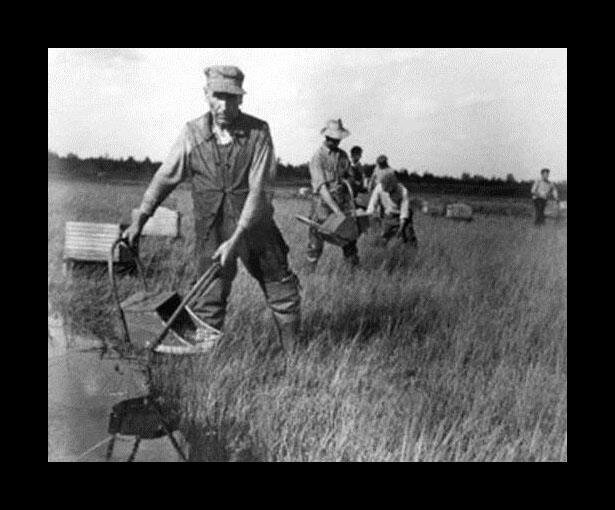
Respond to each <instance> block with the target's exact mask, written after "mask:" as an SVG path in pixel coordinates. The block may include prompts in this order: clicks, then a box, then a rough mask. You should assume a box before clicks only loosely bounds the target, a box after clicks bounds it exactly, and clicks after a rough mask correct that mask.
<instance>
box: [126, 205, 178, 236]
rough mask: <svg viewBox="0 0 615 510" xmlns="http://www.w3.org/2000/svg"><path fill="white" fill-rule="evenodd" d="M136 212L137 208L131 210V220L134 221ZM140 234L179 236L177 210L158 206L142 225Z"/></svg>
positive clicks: (137, 212)
mask: <svg viewBox="0 0 615 510" xmlns="http://www.w3.org/2000/svg"><path fill="white" fill-rule="evenodd" d="M138 214H139V210H138V209H133V210H132V214H131V216H132V221H135V219H136V218H137V216H138ZM141 234H142V235H145V236H166V237H179V235H180V215H179V212H177V211H173V210H171V209H167V208H166V207H158V208H157V209H156V211H155V212H154V215H153V216H152V217H151V218H149V219H148V220H147V222H146V223H145V225H144V226H143V230H142V231H141Z"/></svg>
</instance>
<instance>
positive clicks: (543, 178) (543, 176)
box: [540, 172, 549, 181]
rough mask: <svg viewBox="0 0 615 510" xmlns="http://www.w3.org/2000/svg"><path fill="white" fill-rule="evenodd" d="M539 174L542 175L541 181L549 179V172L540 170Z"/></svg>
mask: <svg viewBox="0 0 615 510" xmlns="http://www.w3.org/2000/svg"><path fill="white" fill-rule="evenodd" d="M540 175H541V176H542V180H543V181H548V180H549V172H541V173H540Z"/></svg>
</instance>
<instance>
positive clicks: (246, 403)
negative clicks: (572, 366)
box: [48, 180, 567, 461]
mask: <svg viewBox="0 0 615 510" xmlns="http://www.w3.org/2000/svg"><path fill="white" fill-rule="evenodd" d="M144 187H145V185H134V186H127V185H124V186H119V185H114V184H96V183H91V182H90V183H81V184H79V183H75V182H70V183H66V182H64V183H63V182H57V181H54V180H50V181H49V193H48V197H49V211H48V212H49V219H48V243H49V251H48V268H49V272H48V276H49V281H48V292H49V299H50V301H51V302H52V305H53V307H55V308H56V309H57V310H58V311H60V312H62V313H63V314H64V315H65V317H66V318H67V320H68V321H69V322H70V324H71V327H72V328H73V330H75V331H78V332H81V333H87V334H95V335H97V336H99V337H100V338H103V339H106V340H107V341H114V340H117V338H116V337H115V333H114V331H117V327H116V326H117V324H116V322H117V319H116V312H115V309H114V307H113V302H112V299H111V293H110V287H109V284H108V282H107V276H106V273H105V268H104V267H100V268H83V269H77V271H76V272H75V274H74V275H73V277H72V279H68V278H65V277H64V276H63V275H62V272H61V253H62V243H63V228H64V223H65V221H68V220H79V221H101V222H103V221H104V222H123V221H126V218H127V217H129V214H130V209H131V208H132V207H136V206H137V205H138V203H139V201H140V197H141V195H142V193H143V191H144ZM167 204H168V205H170V206H171V207H173V208H177V209H179V210H180V211H181V212H182V214H183V222H182V227H183V234H184V235H183V237H182V238H181V239H178V240H175V241H170V240H161V239H159V238H157V239H143V241H142V243H141V254H142V258H143V260H144V262H145V264H146V266H147V276H148V279H149V281H150V282H152V284H155V286H156V287H157V288H159V289H161V290H162V289H165V290H167V289H176V290H179V291H180V292H181V293H182V294H185V292H186V291H187V290H188V288H189V285H190V282H191V279H192V277H193V275H194V267H193V265H192V256H191V250H192V246H193V242H194V235H193V232H192V211H191V207H192V206H191V201H190V199H189V194H188V193H187V192H186V191H184V190H177V191H176V192H174V193H173V194H172V195H171V197H170V198H169V200H168V202H167ZM167 204H165V205H167ZM494 204H495V205H493V204H492V205H493V207H496V206H497V204H498V203H497V202H494ZM275 206H276V221H277V222H278V224H279V226H280V228H281V230H282V232H283V234H284V237H285V238H286V241H287V242H288V244H289V245H290V247H291V252H290V262H291V264H292V266H293V268H294V270H295V271H296V272H297V273H298V275H299V277H300V280H301V283H302V286H303V291H302V295H303V319H304V325H303V339H304V341H305V345H304V346H302V347H300V348H298V349H297V350H296V351H295V352H293V353H292V354H291V355H290V356H289V357H288V359H286V360H284V359H283V358H281V357H276V358H273V359H270V358H268V357H267V356H263V355H262V353H261V351H260V350H259V346H260V345H261V344H262V343H263V342H264V341H265V340H266V339H267V338H268V335H271V334H272V331H271V329H270V322H269V315H268V312H267V310H266V307H265V303H264V299H263V298H262V296H261V291H260V289H259V288H258V286H257V284H256V283H255V282H254V281H252V280H251V279H250V278H249V276H248V275H247V274H246V273H245V270H243V269H242V270H241V271H240V273H239V275H238V277H237V279H236V281H235V283H234V288H233V293H232V297H231V302H230V307H229V313H228V316H227V328H226V332H227V335H226V340H225V342H224V343H223V345H222V346H221V348H220V349H218V350H217V351H216V352H215V353H214V354H213V355H212V356H211V357H192V358H181V359H174V360H172V361H169V362H167V363H166V364H164V365H162V366H159V367H157V369H156V372H155V379H156V382H157V384H158V385H159V386H160V387H162V388H164V391H166V392H168V393H169V394H171V395H173V396H174V397H176V398H178V399H179V402H180V405H181V408H182V411H183V416H184V422H183V430H184V431H185V433H186V435H187V437H188V439H189V440H190V441H191V444H192V449H193V450H192V451H193V455H194V456H195V457H196V458H201V459H204V460H207V459H209V460H238V459H239V460H250V459H252V460H266V461H343V460H346V461H398V460H421V461H429V460H444V461H459V460H462V461H466V460H467V461H485V460H524V461H528V460H538V461H562V460H566V459H567V315H566V314H567V299H566V293H567V290H566V274H567V256H566V246H567V232H566V228H565V225H555V224H549V225H547V226H546V227H544V228H542V229H536V228H534V227H533V226H532V224H531V220H529V219H527V218H519V217H514V216H502V215H491V214H488V215H482V214H479V215H477V216H476V219H475V221H473V222H471V223H456V222H453V221H449V220H446V219H443V218H432V217H428V216H424V215H421V214H420V213H416V215H415V227H416V231H417V235H418V238H419V242H420V249H419V251H418V253H417V254H416V256H415V257H411V258H408V257H405V256H404V254H403V252H401V251H400V249H399V248H393V249H390V250H386V251H385V250H383V249H378V248H374V247H372V246H371V245H370V241H371V239H370V235H368V236H366V237H364V238H362V239H361V241H360V243H359V250H360V255H361V258H362V265H361V269H359V270H358V271H356V272H355V273H350V272H349V271H348V270H347V269H346V268H345V267H344V265H343V262H342V258H341V253H339V249H336V248H334V247H330V246H328V247H327V248H326V249H325V254H324V256H323V258H322V259H321V261H320V265H319V268H318V271H317V273H316V274H315V275H313V276H310V277H308V275H307V274H306V272H305V271H304V265H303V260H304V250H305V244H306V234H307V232H306V230H305V229H306V227H304V226H303V225H301V224H299V223H298V222H296V220H294V219H293V217H294V214H305V213H306V212H307V209H308V204H307V202H306V201H304V200H299V199H297V198H295V197H293V196H291V195H290V193H286V194H284V193H282V192H281V193H279V194H278V197H277V198H276V200H275ZM523 207H529V204H523ZM119 283H120V293H121V294H122V296H123V297H125V296H127V295H129V294H131V293H133V292H135V291H136V290H138V289H139V281H138V279H137V278H135V277H134V276H131V275H130V274H124V275H122V276H121V277H120V279H119ZM178 358H179V357H178Z"/></svg>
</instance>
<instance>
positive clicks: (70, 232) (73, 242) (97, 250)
mask: <svg viewBox="0 0 615 510" xmlns="http://www.w3.org/2000/svg"><path fill="white" fill-rule="evenodd" d="M120 232H121V227H120V225H118V224H116V223H86V222H80V221H67V222H66V227H65V235H64V255H63V259H64V262H65V264H66V263H68V262H73V261H82V262H107V260H108V259H109V254H110V253H111V246H112V245H113V242H114V241H115V240H116V239H117V238H118V237H119V236H120ZM113 261H114V262H117V263H120V264H122V263H132V262H133V259H132V256H131V254H130V251H129V250H128V248H126V247H125V246H123V245H119V246H118V247H117V248H116V249H115V251H114V253H113Z"/></svg>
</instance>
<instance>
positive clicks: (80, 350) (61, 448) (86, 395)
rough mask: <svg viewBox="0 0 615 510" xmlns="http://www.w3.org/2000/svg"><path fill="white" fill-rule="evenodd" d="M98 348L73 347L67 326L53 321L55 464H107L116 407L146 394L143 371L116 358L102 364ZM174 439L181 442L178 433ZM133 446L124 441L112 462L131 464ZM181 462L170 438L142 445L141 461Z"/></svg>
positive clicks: (50, 370) (51, 451)
mask: <svg viewBox="0 0 615 510" xmlns="http://www.w3.org/2000/svg"><path fill="white" fill-rule="evenodd" d="M69 344H70V345H69ZM97 346H98V342H96V341H93V340H86V339H79V338H77V339H71V342H68V341H67V338H66V335H65V334H64V330H63V328H62V324H61V321H60V320H59V319H57V318H54V317H51V318H50V319H49V329H48V349H47V374H48V386H47V388H48V393H47V417H48V420H47V442H48V448H47V450H48V452H47V460H48V461H50V462H51V461H53V462H103V461H104V460H105V454H106V450H107V444H108V442H107V441H105V440H107V439H109V437H110V436H109V434H108V433H107V427H108V422H109V414H110V412H111V407H112V406H113V405H114V404H117V403H118V402H119V401H121V400H124V399H127V398H132V397H137V396H141V395H144V394H145V393H146V387H145V384H144V380H143V377H142V375H141V374H140V373H139V372H138V371H137V370H134V369H131V368H130V367H127V366H126V365H125V364H124V363H122V364H121V365H120V364H118V362H117V361H115V360H112V359H102V360H101V359H100V354H99V352H97V351H96V349H95V348H96V347H97ZM174 434H175V437H176V438H177V439H180V437H179V433H178V432H175V433H174ZM133 443H134V438H133V437H125V436H120V437H118V439H117V440H116V442H115V445H114V449H113V456H112V458H111V460H112V461H114V462H121V461H125V460H126V459H127V458H128V457H129V455H130V452H131V450H132V446H133ZM180 443H181V441H180ZM97 445H98V446H97ZM180 460H181V459H180V458H179V455H178V453H177V452H176V451H175V449H174V448H173V446H172V445H171V442H170V441H169V439H168V438H167V437H163V438H160V439H153V440H143V441H141V444H140V446H139V449H138V451H137V454H136V457H135V462H178V461H180Z"/></svg>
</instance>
